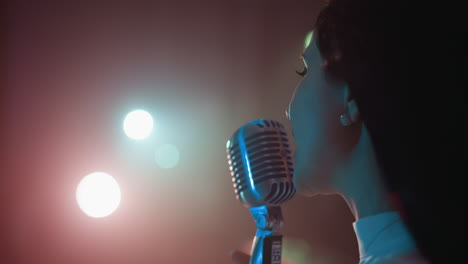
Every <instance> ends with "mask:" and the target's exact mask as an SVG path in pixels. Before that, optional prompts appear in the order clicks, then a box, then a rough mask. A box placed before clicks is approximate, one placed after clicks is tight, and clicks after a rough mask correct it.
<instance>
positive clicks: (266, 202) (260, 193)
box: [226, 119, 296, 264]
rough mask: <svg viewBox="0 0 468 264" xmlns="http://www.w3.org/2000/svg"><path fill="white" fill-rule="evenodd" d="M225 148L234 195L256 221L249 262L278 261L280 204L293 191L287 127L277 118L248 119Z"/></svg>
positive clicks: (280, 221) (270, 263) (277, 263)
mask: <svg viewBox="0 0 468 264" xmlns="http://www.w3.org/2000/svg"><path fill="white" fill-rule="evenodd" d="M226 148H227V150H226V151H227V158H228V163H229V165H230V167H229V169H230V171H231V176H232V181H233V185H234V191H235V193H236V197H237V199H238V200H240V201H241V202H242V203H243V205H244V206H245V207H248V208H249V209H250V212H251V214H252V216H253V218H254V220H255V224H256V225H257V234H256V236H255V239H254V243H253V245H252V252H251V259H250V264H280V263H281V239H282V235H281V234H280V233H279V229H280V228H281V226H282V225H283V217H282V213H281V207H280V204H282V203H284V202H286V201H288V200H289V199H291V198H292V197H293V196H294V194H295V192H296V190H295V188H294V185H293V182H292V176H293V173H294V169H293V160H292V157H291V151H290V146H289V142H288V138H287V133H286V130H285V128H284V126H283V125H282V124H281V123H279V122H277V121H273V120H266V119H260V120H255V121H251V122H248V123H247V124H245V125H244V126H242V127H240V128H239V129H238V130H237V131H236V132H235V133H234V134H233V135H232V137H231V138H230V139H229V140H228V142H227V145H226Z"/></svg>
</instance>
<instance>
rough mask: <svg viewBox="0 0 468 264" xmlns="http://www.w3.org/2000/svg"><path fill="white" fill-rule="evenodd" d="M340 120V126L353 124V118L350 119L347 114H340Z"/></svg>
mask: <svg viewBox="0 0 468 264" xmlns="http://www.w3.org/2000/svg"><path fill="white" fill-rule="evenodd" d="M340 122H341V125H342V126H350V125H352V124H353V120H351V117H350V116H349V115H348V114H342V115H341V116H340Z"/></svg>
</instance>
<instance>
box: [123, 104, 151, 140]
mask: <svg viewBox="0 0 468 264" xmlns="http://www.w3.org/2000/svg"><path fill="white" fill-rule="evenodd" d="M123 129H124V131H125V134H126V135H127V136H128V137H129V138H132V139H136V140H140V139H145V138H147V137H148V136H149V135H150V134H151V131H152V130H153V118H152V117H151V115H150V114H149V113H148V112H146V111H144V110H135V111H132V112H130V113H128V114H127V116H125V119H124V123H123Z"/></svg>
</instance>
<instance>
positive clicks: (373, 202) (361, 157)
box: [336, 124, 392, 220]
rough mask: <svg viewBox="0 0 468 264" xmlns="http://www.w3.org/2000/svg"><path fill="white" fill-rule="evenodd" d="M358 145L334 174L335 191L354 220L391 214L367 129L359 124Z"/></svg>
mask: <svg viewBox="0 0 468 264" xmlns="http://www.w3.org/2000/svg"><path fill="white" fill-rule="evenodd" d="M361 131H362V132H361V135H360V137H359V142H358V144H357V145H356V147H355V148H354V149H353V151H352V153H351V154H350V156H349V157H350V158H349V159H348V161H346V162H345V165H344V166H342V167H341V168H340V169H339V170H338V171H337V172H336V174H337V180H338V183H337V185H338V186H337V187H338V191H339V192H340V193H341V194H342V196H343V197H344V199H345V200H346V202H347V203H348V205H349V208H350V209H351V211H352V213H353V215H354V217H355V218H356V220H358V219H360V218H364V217H366V216H370V215H375V214H379V213H382V212H387V211H391V210H392V208H391V205H390V201H389V197H388V195H387V191H386V190H385V185H384V182H383V175H382V174H381V171H380V169H379V166H378V164H377V160H376V157H375V153H374V149H373V145H372V142H371V139H370V137H369V133H368V131H367V128H366V127H365V126H364V124H362V130H361Z"/></svg>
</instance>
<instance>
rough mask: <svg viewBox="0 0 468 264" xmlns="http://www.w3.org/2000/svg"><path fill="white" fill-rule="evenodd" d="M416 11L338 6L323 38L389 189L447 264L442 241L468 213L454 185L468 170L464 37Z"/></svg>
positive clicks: (453, 25) (430, 251)
mask: <svg viewBox="0 0 468 264" xmlns="http://www.w3.org/2000/svg"><path fill="white" fill-rule="evenodd" d="M410 2H411V1H403V0H393V1H379V0H331V1H329V2H328V4H327V5H326V6H325V7H324V8H323V9H322V11H321V12H320V14H319V16H318V18H317V21H316V28H315V31H316V34H317V45H318V48H319V50H320V53H321V55H322V57H323V59H324V61H325V62H326V65H327V66H326V71H327V74H328V75H329V76H330V77H332V78H336V79H339V80H343V81H345V82H346V83H347V85H348V86H349V89H350V92H351V95H352V96H353V97H354V98H355V100H356V101H357V104H358V107H359V110H360V114H361V119H362V120H363V122H364V123H365V124H366V126H367V128H368V130H369V133H370V136H371V140H372V142H373V145H374V148H375V152H376V156H377V162H378V163H379V165H380V168H381V169H382V173H383V176H384V178H385V181H386V183H387V187H388V190H389V192H391V193H396V194H397V196H398V197H399V201H400V206H401V208H400V209H401V212H402V215H403V217H404V219H405V221H406V223H407V226H408V228H409V230H410V232H411V233H412V235H413V237H414V238H415V240H416V243H417V245H418V247H419V249H420V251H421V252H422V254H423V255H425V256H426V257H427V258H428V259H429V260H431V261H432V262H434V263H438V262H439V261H440V260H441V259H444V258H445V259H446V257H447V254H452V253H453V252H450V251H444V250H442V248H443V247H444V244H446V240H447V239H442V238H441V237H443V238H446V237H447V234H446V232H447V233H450V232H449V231H448V228H449V226H450V225H451V224H452V223H454V222H452V220H454V219H453V218H457V216H460V213H456V212H460V211H461V210H460V208H457V206H456V203H457V202H459V200H457V199H456V198H455V197H454V195H453V193H455V192H456V191H455V190H453V193H452V192H451V191H448V189H449V188H451V187H452V186H451V185H453V183H452V182H450V181H447V180H445V179H448V178H455V175H458V174H459V172H458V168H456V164H463V163H464V162H463V161H462V160H460V158H461V157H462V156H463V155H460V153H464V152H465V151H464V150H463V149H462V147H461V146H462V145H463V144H462V141H463V140H464V138H465V135H466V134H465V133H464V132H463V131H464V124H463V122H462V121H461V120H464V119H466V118H464V117H463V116H462V115H461V113H463V110H462V107H463V103H462V102H461V103H459V102H458V101H457V100H460V99H461V98H463V96H461V95H462V94H463V93H462V92H461V89H460V88H461V87H462V86H463V85H462V84H465V85H466V82H464V81H463V80H462V78H463V77H464V76H466V74H465V73H464V70H466V66H464V65H465V64H464V62H465V57H464V54H465V51H464V45H462V44H461V43H462V42H460V41H459V39H458V37H459V36H462V35H463V34H460V33H462V32H463V30H462V31H460V29H459V28H457V25H462V24H458V23H457V21H453V20H450V19H449V20H443V19H441V18H440V17H438V14H440V13H443V11H438V12H432V13H431V12H429V11H427V10H425V9H424V8H423V7H418V8H417V9H412V7H411V6H409V4H410ZM426 4H427V3H425V6H424V7H426ZM436 8H438V7H437V6H436ZM433 11H434V10H433ZM425 12H428V13H425ZM452 13H453V11H451V14H452ZM431 16H432V17H431ZM454 17H456V16H455V15H454ZM435 18H436V19H435ZM435 21H437V23H435ZM428 29H429V30H428ZM438 38H441V39H440V40H438ZM435 102H436V103H437V105H431V104H432V103H435ZM433 108H436V110H434V109H433ZM460 150H461V151H463V152H460ZM457 159H458V160H457ZM433 174H437V176H436V177H432V175H433ZM441 178H442V179H441ZM444 178H445V179H444ZM455 185H456V184H455ZM448 215H450V216H452V217H453V218H451V217H449V216H448ZM455 226H456V225H455ZM454 231H455V232H456V231H457V230H454ZM452 236H454V235H453V234H452ZM455 236H456V235H455ZM448 239H449V241H453V237H452V238H448Z"/></svg>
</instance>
